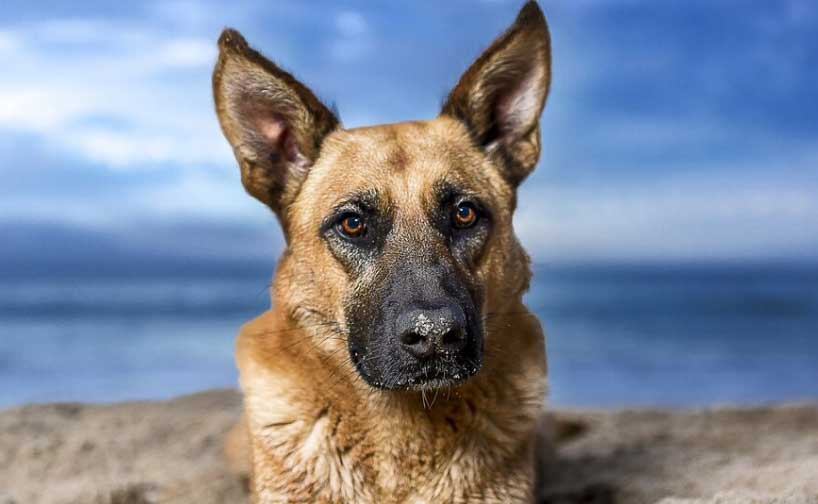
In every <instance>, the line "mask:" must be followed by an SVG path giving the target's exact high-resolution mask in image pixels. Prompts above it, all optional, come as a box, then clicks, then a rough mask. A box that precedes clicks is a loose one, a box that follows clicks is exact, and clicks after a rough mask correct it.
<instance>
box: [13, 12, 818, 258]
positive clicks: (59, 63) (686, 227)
mask: <svg viewBox="0 0 818 504" xmlns="http://www.w3.org/2000/svg"><path fill="white" fill-rule="evenodd" d="M519 6H520V2H517V1H501V0H492V1H472V2H466V1H451V2H439V1H417V2H416V1H412V2H410V1H405V2H352V1H346V2H345V1H341V2H325V1H316V2H304V1H296V0H284V1H261V2H254V1H249V2H229V3H228V2H207V1H198V0H196V1H194V0H190V1H188V0H184V1H157V2H144V3H140V2H132V3H131V2H93V1H91V2H83V1H77V2H56V1H55V2H48V1H40V2H36V3H35V2H11V3H7V4H5V6H4V9H3V12H2V14H0V61H2V62H3V72H2V76H0V181H2V183H0V234H5V235H6V243H7V245H6V247H4V248H3V250H2V251H0V257H2V258H7V257H9V256H13V255H16V256H18V257H19V256H20V255H21V254H22V255H24V256H26V257H29V256H31V257H33V255H36V254H38V253H43V254H45V256H48V257H55V256H58V255H60V254H68V253H72V254H77V255H78V256H83V254H84V253H85V252H88V254H89V255H88V257H91V256H92V255H93V253H94V252H95V251H96V252H99V251H108V252H110V253H112V254H115V253H119V252H122V251H127V252H128V253H131V254H137V255H138V254H156V255H162V254H168V255H176V256H186V255H189V256H196V257H217V258H238V259H245V258H266V257H272V256H274V255H275V254H276V253H277V251H278V250H279V249H280V236H279V231H278V228H277V223H276V221H275V219H274V218H273V217H272V215H271V214H270V213H269V212H268V211H267V210H266V209H265V208H264V207H262V206H261V205H260V204H259V203H257V202H255V201H254V200H253V199H251V198H250V197H249V196H246V195H245V194H244V192H243V190H242V189H241V186H240V183H239V179H238V170H237V168H236V166H235V161H234V160H233V158H232V154H231V152H230V149H229V147H228V145H227V143H226V141H224V139H223V138H222V136H221V133H220V132H219V129H218V124H217V122H216V118H215V116H214V113H213V107H212V98H211V94H210V93H211V91H210V71H211V68H212V65H213V62H214V59H215V55H216V45H215V41H216V39H217V37H218V34H219V32H220V30H221V29H222V28H223V27H224V26H233V27H235V28H238V29H239V30H240V31H242V32H243V33H244V35H245V36H246V37H247V39H248V40H249V41H250V43H251V44H252V45H254V46H255V47H257V48H259V49H260V50H261V51H262V52H264V53H265V54H266V55H267V56H269V57H270V58H272V59H274V60H275V61H276V62H278V63H280V64H281V65H282V66H284V67H285V68H287V69H289V70H291V71H292V72H293V73H295V75H296V76H298V77H299V78H300V79H302V80H303V81H304V82H306V83H307V84H308V85H309V86H311V87H312V88H313V89H314V90H316V92H317V93H318V94H319V95H320V96H322V97H323V98H324V99H325V101H327V102H330V103H335V104H336V105H337V107H338V109H339V110H340V113H341V117H342V120H343V122H344V124H345V125H347V126H359V125H364V124H370V123H383V122H392V121H399V120H405V119H418V118H429V117H432V116H434V115H435V114H436V113H437V111H438V108H439V106H440V103H441V101H442V98H443V96H444V95H445V94H446V92H447V91H448V89H449V87H450V86H451V85H453V84H454V82H455V81H456V80H457V78H458V76H459V75H460V73H461V72H462V71H463V70H464V69H465V68H466V67H467V66H468V64H469V63H470V62H471V61H472V59H473V58H474V57H476V56H477V55H478V54H479V51H480V50H481V49H482V48H484V47H485V46H486V45H487V44H488V43H489V42H490V41H491V40H492V38H493V37H494V36H496V35H497V34H499V33H500V32H501V31H502V30H503V29H504V28H505V26H507V24H509V23H510V22H511V21H512V20H513V18H514V15H515V13H516V11H517V9H518V8H519ZM541 6H542V7H543V10H544V11H545V13H546V15H547V17H548V20H549V24H550V26H551V30H552V37H553V47H554V57H553V60H554V83H553V87H552V92H551V97H550V99H549V102H548V105H547V106H546V111H545V114H544V116H543V122H542V124H543V131H542V135H543V156H542V160H541V162H540V165H539V167H538V169H537V171H536V172H535V174H534V175H533V176H532V177H531V178H530V179H529V180H528V181H527V182H526V184H525V186H524V187H523V189H522V194H521V197H520V207H519V212H518V215H517V219H516V222H515V225H516V227H517V230H518V234H519V235H520V236H521V238H522V240H523V242H524V244H525V245H526V246H527V247H528V249H529V251H530V252H531V254H532V256H533V257H534V259H535V260H536V261H571V260H595V259H599V260H662V259H665V260H714V259H715V260H726V259H737V260H748V259H753V260H755V259H785V260H787V259H792V260H795V259H815V258H817V257H818V99H817V98H816V92H818V37H816V36H815V34H816V33H818V4H816V3H815V2H812V1H810V0H791V1H778V2H764V1H761V2H753V3H752V4H751V3H749V2H738V1H735V2H734V1H719V2H715V1H697V0H692V1H685V2H670V1H668V2H656V1H639V0H620V1H608V0H571V1H567V0H566V1H559V2H557V1H542V2H541ZM9 244H10V245H9ZM43 250H45V251H46V252H47V253H46V252H43Z"/></svg>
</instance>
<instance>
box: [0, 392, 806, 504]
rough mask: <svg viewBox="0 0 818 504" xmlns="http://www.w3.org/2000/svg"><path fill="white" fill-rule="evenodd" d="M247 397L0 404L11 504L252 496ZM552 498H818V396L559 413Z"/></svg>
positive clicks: (553, 418) (1, 486)
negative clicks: (232, 467) (239, 443)
mask: <svg viewBox="0 0 818 504" xmlns="http://www.w3.org/2000/svg"><path fill="white" fill-rule="evenodd" d="M240 402H241V401H240V398H239V396H238V395H237V394H236V393H235V392H232V391H210V392H204V393H201V394H196V395H193V396H187V397H181V398H178V399H175V400H172V401H165V402H129V403H120V404H112V405H82V404H49V405H34V406H23V407H18V408H12V409H8V410H5V411H2V412H0V504H12V503H14V504H28V503H40V502H43V503H106V504H107V503H110V504H143V503H153V502H162V503H165V502H167V503H203V504H205V503H216V502H229V503H244V502H246V496H245V494H244V491H243V488H242V485H241V484H240V483H239V482H238V481H237V480H236V479H235V478H233V477H232V476H230V475H229V474H228V472H227V469H226V467H225V465H224V462H223V459H222V442H223V437H224V435H225V433H226V432H227V430H228V429H229V428H230V426H231V424H232V422H234V421H235V419H236V418H237V416H238V412H239V409H240ZM544 431H545V432H547V433H549V434H548V435H549V438H550V439H552V440H553V442H552V443H550V444H544V447H543V449H542V455H543V460H544V468H543V485H542V488H541V489H540V490H541V498H540V502H543V503H549V504H574V503H595V504H596V503H643V502H644V503H653V502H662V504H693V503H703V502H704V503H713V504H715V503H724V504H727V503H734V502H735V503H809V504H818V404H802V405H782V406H769V407H767V406H765V407H756V408H713V409H706V410H696V411H687V410H679V411H669V410H653V409H646V410H621V411H557V412H554V413H553V414H551V415H550V416H549V418H548V419H546V421H545V422H544Z"/></svg>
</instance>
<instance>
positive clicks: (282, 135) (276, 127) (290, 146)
mask: <svg viewBox="0 0 818 504" xmlns="http://www.w3.org/2000/svg"><path fill="white" fill-rule="evenodd" d="M256 128H257V129H258V132H259V134H260V135H261V136H262V138H263V139H264V142H265V143H266V144H267V145H269V146H270V150H271V151H272V152H273V153H274V154H275V155H277V156H280V157H282V158H284V159H285V160H287V161H289V162H290V163H294V164H296V165H298V166H305V165H308V164H309V163H308V162H307V159H306V158H305V157H304V156H303V155H302V154H301V150H300V149H299V147H298V142H297V141H296V139H295V136H294V135H293V134H292V131H291V130H290V128H289V126H288V125H287V122H286V121H284V120H282V119H279V118H278V117H276V116H273V115H270V116H266V117H264V118H261V119H258V120H257V121H256Z"/></svg>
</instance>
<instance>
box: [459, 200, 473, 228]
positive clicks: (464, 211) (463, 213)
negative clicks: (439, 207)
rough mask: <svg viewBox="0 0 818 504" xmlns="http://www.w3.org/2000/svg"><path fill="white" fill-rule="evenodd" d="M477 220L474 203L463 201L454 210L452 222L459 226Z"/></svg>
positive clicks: (464, 225) (468, 224) (467, 225)
mask: <svg viewBox="0 0 818 504" xmlns="http://www.w3.org/2000/svg"><path fill="white" fill-rule="evenodd" d="M475 222H477V210H476V209H475V208H474V205H472V204H471V203H468V202H463V203H460V204H459V205H457V208H455V210H454V224H455V226H457V227H459V228H467V227H470V226H472V225H473V224H474V223H475Z"/></svg>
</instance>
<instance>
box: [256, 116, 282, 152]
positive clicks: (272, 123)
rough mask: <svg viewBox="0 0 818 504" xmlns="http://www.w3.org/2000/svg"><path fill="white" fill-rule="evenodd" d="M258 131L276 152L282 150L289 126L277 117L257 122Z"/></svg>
mask: <svg viewBox="0 0 818 504" xmlns="http://www.w3.org/2000/svg"><path fill="white" fill-rule="evenodd" d="M257 126H258V131H259V133H261V136H263V137H264V141H265V142H267V144H268V145H270V146H272V147H273V149H275V150H280V149H281V143H282V140H284V137H285V134H286V133H287V125H286V124H284V121H281V120H279V119H276V118H275V117H272V116H271V117H265V118H263V119H259V120H258V121H257Z"/></svg>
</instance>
